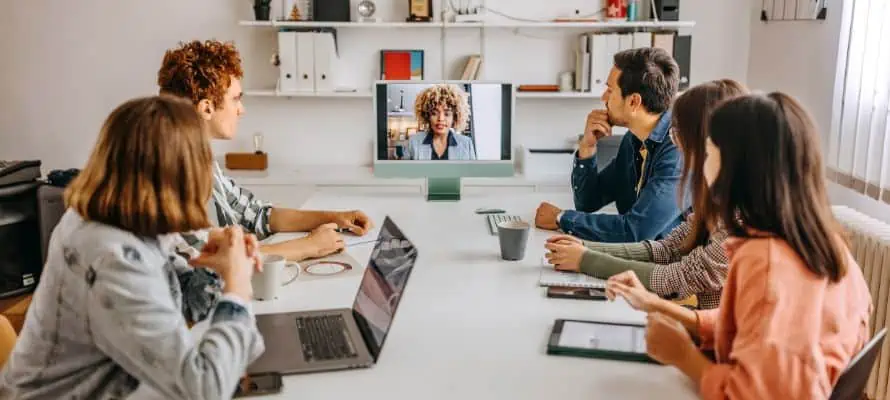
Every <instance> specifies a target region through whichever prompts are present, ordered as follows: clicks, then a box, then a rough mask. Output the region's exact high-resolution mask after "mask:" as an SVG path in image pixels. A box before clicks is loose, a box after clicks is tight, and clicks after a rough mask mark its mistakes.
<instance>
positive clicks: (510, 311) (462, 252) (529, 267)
mask: <svg viewBox="0 0 890 400" xmlns="http://www.w3.org/2000/svg"><path fill="white" fill-rule="evenodd" d="M545 199H546V200H549V201H552V202H554V203H555V204H557V205H560V206H571V198H570V194H567V193H559V194H553V195H549V196H548V195H547V194H542V193H535V194H529V195H525V194H523V195H513V196H484V197H483V196H476V197H467V196H465V197H464V198H463V199H462V200H461V201H459V202H427V201H426V200H425V199H424V198H423V197H420V196H418V195H391V194H390V195H386V194H381V195H362V196H349V195H345V196H344V195H334V194H316V195H314V196H313V197H311V198H310V199H309V200H308V202H307V203H306V204H305V205H304V206H303V207H302V208H303V209H356V208H357V209H362V210H363V211H365V212H366V213H368V215H370V216H371V218H372V219H373V220H374V222H376V223H377V224H378V225H379V224H380V223H382V222H383V218H384V216H386V215H389V216H390V217H391V218H392V219H393V221H394V222H395V223H396V224H397V225H398V226H399V227H400V228H401V229H402V231H403V233H404V234H405V236H407V237H408V238H409V239H410V240H411V241H412V242H413V243H414V244H415V246H416V247H417V249H418V256H419V257H418V260H417V263H416V265H415V267H414V271H413V272H412V275H411V278H410V280H409V281H408V284H407V288H406V290H405V294H404V297H403V298H402V301H401V304H400V306H399V309H398V311H397V313H396V316H395V319H394V322H393V325H392V328H391V330H390V332H389V336H388V337H387V339H386V342H385V344H384V346H383V349H382V351H381V354H380V358H379V360H378V362H377V364H376V365H374V366H373V367H371V368H367V369H357V370H345V371H334V372H324V373H315V374H305V375H288V376H285V377H284V389H283V391H282V392H281V393H279V394H277V395H272V396H266V397H263V398H267V399H303V400H307V399H362V400H373V399H511V400H518V399H551V398H552V399H560V400H568V399H597V398H615V399H652V398H659V399H693V398H697V397H698V396H697V391H696V388H695V387H694V385H693V384H692V383H691V381H690V380H688V379H687V378H686V377H685V376H683V375H682V374H681V373H680V372H679V371H677V370H676V369H674V368H671V367H663V366H658V365H650V364H642V363H633V362H619V361H610V360H599V359H588V358H575V357H565V356H550V355H547V354H546V343H547V340H548V336H549V333H550V330H551V328H552V326H553V321H554V320H555V319H557V318H575V319H603V320H611V321H618V322H628V321H633V322H638V321H642V320H644V318H645V314H643V313H640V312H637V311H634V310H633V309H631V308H630V307H629V306H628V305H627V304H626V303H625V302H624V301H622V300H618V301H615V302H606V301H582V300H563V299H551V298H547V297H546V295H545V292H544V289H543V288H540V287H538V286H537V281H538V276H539V271H540V266H541V259H542V256H543V254H544V252H545V249H544V247H543V243H544V240H545V239H546V238H547V237H549V236H550V235H552V234H553V233H552V232H547V231H538V230H534V229H533V230H532V232H531V233H530V235H529V242H528V248H527V249H526V256H525V259H524V260H522V261H518V262H507V261H502V260H501V259H500V256H499V248H498V240H497V237H496V236H491V235H490V234H489V232H488V227H487V225H486V222H485V220H484V216H482V215H477V214H475V213H474V210H476V209H477V208H479V207H497V208H503V209H505V210H506V211H507V212H508V213H511V214H517V215H519V216H521V217H522V218H523V219H525V220H527V221H530V222H532V221H534V211H535V207H536V206H537V204H538V203H539V202H540V201H541V200H545ZM375 234H376V231H375ZM288 237H289V236H288V235H276V237H273V238H271V239H270V240H273V241H278V240H284V239H286V238H288ZM372 248H373V244H371V243H368V244H360V245H356V246H353V247H349V248H348V249H347V251H348V252H349V254H350V255H351V256H353V257H354V258H355V259H356V260H358V261H359V263H360V264H362V265H363V266H364V265H365V263H366V262H367V260H368V257H369V255H370V252H371V249H372ZM360 279H361V273H357V274H352V275H350V276H347V277H338V278H327V279H323V280H311V281H300V280H297V281H295V282H293V283H291V284H290V285H288V286H286V287H284V288H282V291H281V293H280V295H279V298H278V299H276V300H272V301H262V302H260V301H255V302H254V303H253V309H254V311H255V312H256V313H257V314H266V313H273V312H286V311H299V310H312V309H323V308H340V307H347V308H348V307H351V306H352V302H353V299H354V297H355V294H356V290H357V288H358V284H359V281H360ZM266 351H276V352H282V351H294V352H297V351H299V350H298V349H286V348H276V347H274V346H271V345H270V344H269V343H266ZM295 355H296V353H295Z"/></svg>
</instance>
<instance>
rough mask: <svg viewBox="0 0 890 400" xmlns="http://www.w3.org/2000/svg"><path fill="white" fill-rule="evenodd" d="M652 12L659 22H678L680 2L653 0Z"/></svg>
mask: <svg viewBox="0 0 890 400" xmlns="http://www.w3.org/2000/svg"><path fill="white" fill-rule="evenodd" d="M653 12H654V13H655V15H657V16H658V20H659V21H679V20H680V0H655V10H653Z"/></svg>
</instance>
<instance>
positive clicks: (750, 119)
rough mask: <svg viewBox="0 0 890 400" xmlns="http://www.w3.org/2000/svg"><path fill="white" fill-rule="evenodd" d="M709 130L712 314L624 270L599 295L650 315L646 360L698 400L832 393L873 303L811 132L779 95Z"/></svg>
mask: <svg viewBox="0 0 890 400" xmlns="http://www.w3.org/2000/svg"><path fill="white" fill-rule="evenodd" d="M708 132H709V137H708V140H707V147H706V156H705V161H704V178H705V182H706V183H707V184H708V187H709V193H710V194H709V196H710V198H711V202H710V204H711V205H712V207H709V208H708V209H707V211H706V213H704V214H702V215H701V217H700V218H703V219H704V221H705V222H706V223H707V224H709V226H715V225H716V224H718V223H722V224H724V226H725V227H726V229H727V231H728V232H729V234H730V239H728V240H727V243H726V247H727V254H728V255H729V275H728V277H727V280H726V286H725V289H724V293H723V298H722V300H721V303H720V307H719V309H716V310H704V311H692V310H689V309H686V308H683V307H681V306H678V305H677V304H674V303H671V302H668V301H665V300H663V299H661V298H659V297H658V296H657V295H655V294H654V293H651V292H648V291H647V290H646V289H645V287H644V286H643V285H642V284H641V283H640V281H639V280H638V279H637V278H636V276H635V275H634V274H633V273H630V272H628V273H622V274H619V275H616V276H613V277H612V278H610V279H609V282H608V285H607V294H608V295H609V296H610V297H611V298H614V297H615V296H621V297H623V298H625V299H626V300H627V301H628V302H629V303H630V304H631V305H632V306H633V307H634V308H637V309H639V310H643V311H646V312H648V313H649V317H648V326H647V336H646V349H647V351H648V352H649V355H650V356H651V357H652V358H653V359H655V360H657V361H659V362H661V363H662V364H667V365H674V366H676V367H677V368H679V369H680V370H681V371H683V372H684V373H685V374H686V375H687V376H689V377H690V378H692V379H693V380H694V381H695V383H696V384H698V386H699V388H700V390H701V393H702V396H703V397H704V398H706V399H724V398H733V399H739V398H747V399H802V398H828V396H829V394H830V393H831V390H832V386H833V385H834V384H835V383H836V382H837V379H838V376H839V375H840V374H841V372H842V371H843V370H844V368H845V367H846V366H847V364H848V363H849V362H850V359H851V358H852V357H853V356H854V355H855V354H856V353H857V352H858V351H859V350H860V349H861V348H862V347H863V346H864V345H865V343H866V341H867V340H868V331H869V327H868V324H869V322H868V321H869V314H870V310H871V298H870V296H869V291H868V286H867V284H866V283H865V279H864V278H863V276H862V271H861V270H860V269H859V266H858V265H857V264H856V261H855V260H854V259H853V258H852V256H851V255H850V253H849V250H848V249H847V246H846V243H845V241H844V239H843V237H842V232H841V228H840V227H839V225H838V223H837V222H836V221H835V220H834V217H833V215H832V214H831V209H830V207H829V202H828V197H827V196H826V192H825V179H824V176H823V165H822V155H821V152H820V147H819V134H818V132H817V131H816V128H815V126H814V124H813V122H812V119H811V118H810V116H809V115H808V114H807V112H806V111H805V110H804V108H803V107H802V106H801V105H800V104H799V103H798V102H797V101H796V100H794V99H793V98H791V97H789V96H787V95H785V94H782V93H771V94H769V95H767V96H762V95H751V96H745V97H741V98H737V99H734V100H730V101H728V102H727V103H725V104H724V105H722V106H721V107H720V108H718V109H717V110H716V111H714V114H713V116H712V117H711V120H710V124H709V129H708ZM690 335H691V336H695V337H697V338H698V340H699V342H700V343H701V345H702V347H703V348H713V349H714V351H715V354H716V362H712V361H710V360H708V359H707V358H706V357H705V356H704V355H703V354H702V352H701V351H699V349H697V348H696V346H695V344H694V343H693V340H692V337H690Z"/></svg>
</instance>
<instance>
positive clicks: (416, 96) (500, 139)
mask: <svg viewBox="0 0 890 400" xmlns="http://www.w3.org/2000/svg"><path fill="white" fill-rule="evenodd" d="M374 97H375V101H376V111H377V160H407V161H443V162H445V161H502V160H510V159H511V152H510V148H511V147H510V146H511V145H510V137H511V134H510V131H511V129H512V120H513V118H512V113H513V87H512V85H511V84H509V83H498V82H495V83H486V82H448V81H445V82H380V83H377V85H376V87H375V96H374Z"/></svg>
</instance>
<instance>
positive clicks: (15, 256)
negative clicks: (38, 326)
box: [0, 181, 43, 298]
mask: <svg viewBox="0 0 890 400" xmlns="http://www.w3.org/2000/svg"><path fill="white" fill-rule="evenodd" d="M40 185H41V184H40V182H37V181H32V182H24V183H17V184H13V185H6V186H0V298H4V297H12V296H18V295H21V294H25V293H30V292H32V291H33V290H34V289H35V287H36V286H37V281H38V279H39V277H40V270H41V269H42V266H43V262H42V249H41V241H40V223H39V217H38V211H37V189H38V188H39V187H40Z"/></svg>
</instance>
